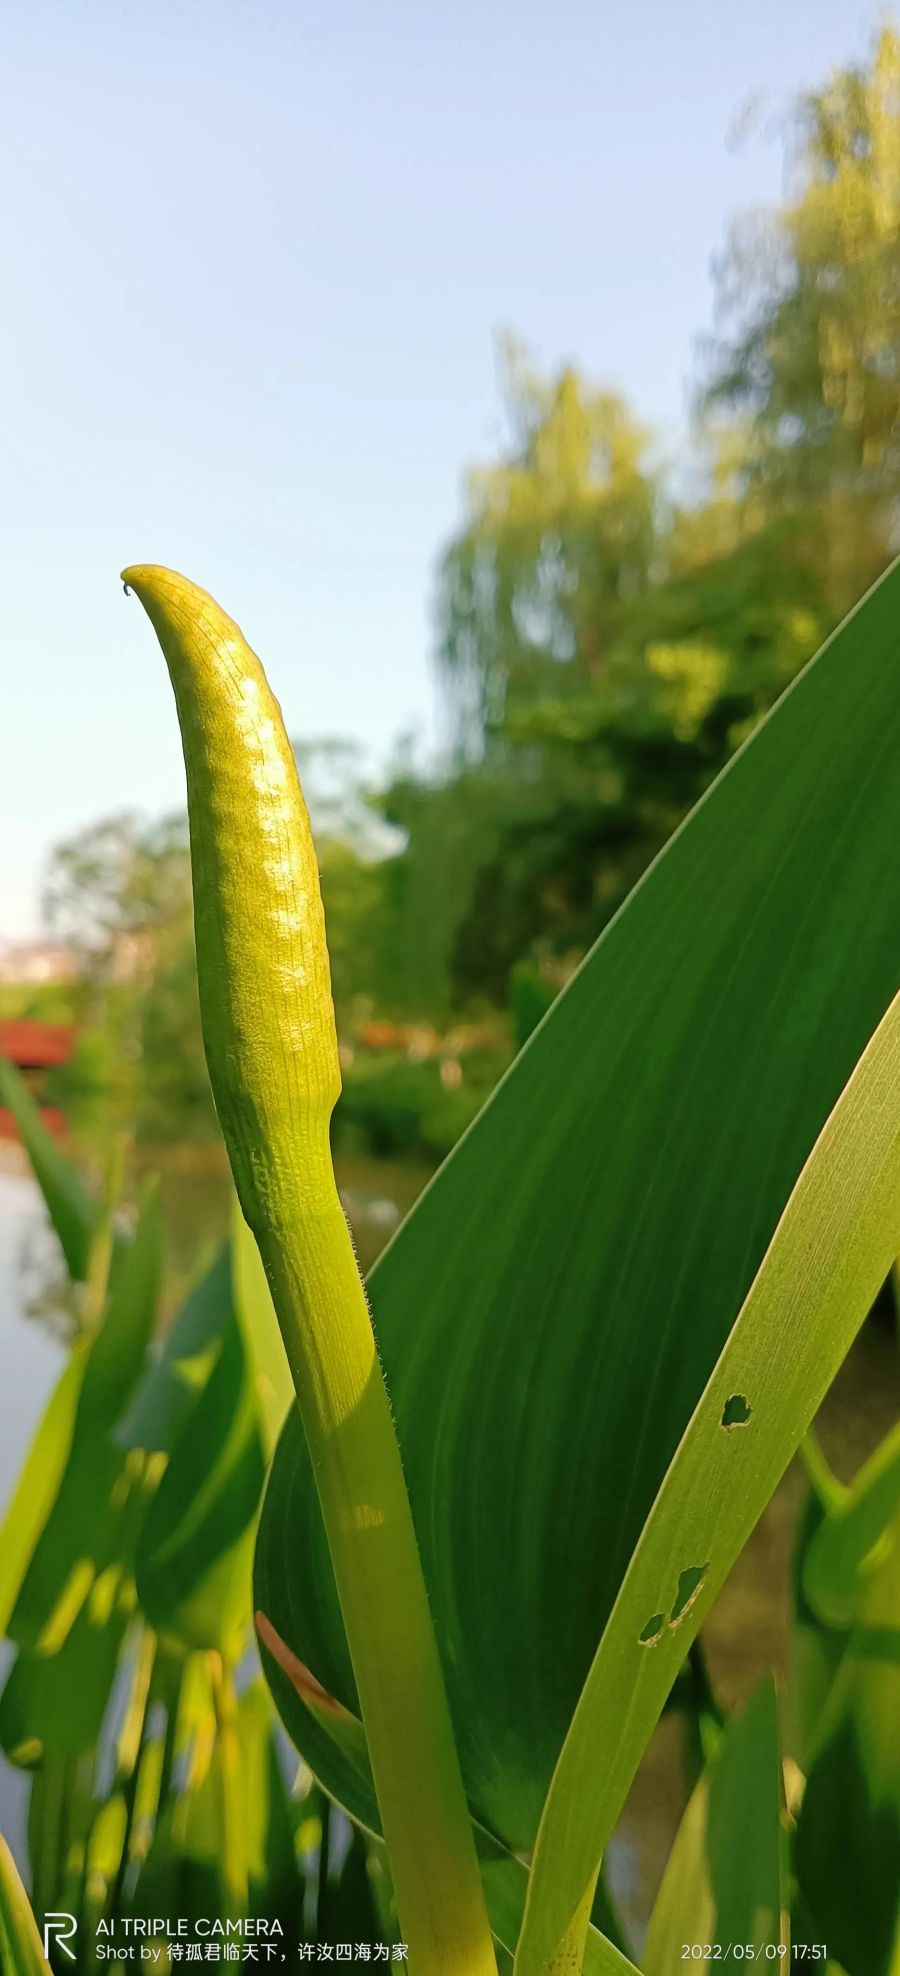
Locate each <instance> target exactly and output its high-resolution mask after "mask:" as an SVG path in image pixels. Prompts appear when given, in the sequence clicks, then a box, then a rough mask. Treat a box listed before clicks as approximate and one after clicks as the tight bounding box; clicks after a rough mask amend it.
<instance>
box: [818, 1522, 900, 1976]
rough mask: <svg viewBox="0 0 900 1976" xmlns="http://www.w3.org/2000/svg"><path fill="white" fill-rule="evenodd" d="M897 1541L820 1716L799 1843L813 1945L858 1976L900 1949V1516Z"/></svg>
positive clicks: (886, 1965) (890, 1966)
mask: <svg viewBox="0 0 900 1976" xmlns="http://www.w3.org/2000/svg"><path fill="white" fill-rule="evenodd" d="M891 1534H892V1536H893V1539H894V1541H893V1543H892V1544H891V1546H890V1547H889V1548H888V1549H886V1551H885V1554H884V1558H883V1561H882V1562H881V1564H880V1566H879V1567H878V1568H877V1569H876V1570H874V1571H873V1572H871V1573H869V1574H868V1575H867V1578H866V1582H865V1586H864V1589H863V1591H862V1594H861V1597H860V1601H859V1606H858V1611H857V1623H856V1626H855V1628H854V1631H853V1633H852V1634H851V1636H850V1638H849V1640H848V1643H847V1645H846V1647H845V1649H844V1653H843V1656H842V1659H841V1662H840V1665H839V1667H838V1670H837V1673H836V1675H835V1677H834V1680H833V1682H832V1685H831V1689H830V1691H829V1694H828V1699H827V1702H826V1704H825V1707H824V1709H823V1711H822V1715H821V1717H820V1721H819V1726H818V1736H817V1739H816V1743H815V1746H814V1749H813V1753H812V1757H811V1760H810V1763H809V1769H808V1775H807V1780H806V1789H805V1791H804V1794H803V1801H802V1804H801V1806H800V1812H799V1816H798V1821H797V1831H796V1836H795V1842H794V1867H795V1872H796V1876H797V1880H798V1883H799V1889H800V1897H801V1901H802V1911H803V1917H804V1925H805V1929H807V1930H811V1931H812V1933H811V1934H810V1935H809V1937H808V1938H809V1939H815V1940H819V1941H825V1942H827V1944H828V1951H829V1955H830V1956H831V1957H833V1958H835V1959H836V1960H837V1961H838V1962H840V1963H841V1964H843V1966H844V1968H845V1969H847V1970H848V1971H850V1972H852V1976H894V1972H895V1971H896V1968H897V1949H898V1943H900V1516H898V1517H896V1518H895V1521H894V1527H893V1530H892V1533H891Z"/></svg>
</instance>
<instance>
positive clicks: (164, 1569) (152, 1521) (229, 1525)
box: [136, 1311, 265, 1651]
mask: <svg viewBox="0 0 900 1976" xmlns="http://www.w3.org/2000/svg"><path fill="white" fill-rule="evenodd" d="M264 1473H265V1469H264V1463H263V1452H262V1444H261V1442H260V1437H259V1428H258V1424H257V1407H256V1398H255V1395H254V1393H253V1391H252V1388H251V1384H250V1379H249V1375H248V1372H247V1363H246V1355H245V1351H244V1345H243V1340H242V1338H241V1334H240V1331H239V1329H238V1325H237V1321H236V1319H235V1317H234V1314H233V1311H232V1315H231V1320H230V1322H229V1324H228V1326H227V1328H226V1330H225V1334H224V1337H223V1340H222V1347H221V1351H220V1353H219V1356H218V1358H217V1360H216V1363H215V1365H214V1367H213V1370H212V1373H211V1375H210V1377H209V1380H208V1382H207V1384H206V1386H205V1387H204V1389H203V1391H202V1392H201V1394H200V1397H199V1399H198V1400H197V1402H196V1404H195V1406H194V1407H193V1409H192V1411H191V1413H190V1414H189V1415H188V1416H187V1419H186V1420H185V1421H184V1423H183V1425H182V1427H181V1430H180V1433H179V1435H178V1438H177V1440H176V1442H175V1445H174V1447H173V1449H172V1453H171V1455H170V1457H169V1465H168V1467H167V1469H166V1472H165V1474H164V1476H163V1478H162V1481H161V1483H160V1485H159V1488H158V1490H157V1492H156V1495H155V1497H154V1500H153V1502H152V1503H151V1505H150V1509H149V1511H148V1514H147V1517H146V1520H145V1522H144V1527H143V1530H142V1532H141V1537H140V1542H139V1546H138V1555H137V1564H136V1579H137V1588H138V1596H139V1598H140V1602H141V1606H142V1608H143V1611H144V1613H145V1614H146V1617H147V1619H148V1620H149V1622H150V1624H151V1626H153V1627H155V1628H156V1630H157V1632H160V1633H164V1634H168V1635H172V1636H174V1637H175V1638H177V1639H178V1640H180V1641H182V1642H183V1643H184V1644H186V1645H187V1646H189V1647H216V1648H228V1649H229V1650H232V1651H233V1650H234V1649H235V1648H236V1647H238V1646H239V1645H240V1642H241V1639H242V1636H243V1634H244V1632H245V1631H246V1628H247V1625H248V1623H249V1619H250V1584H251V1572H252V1537H253V1529H254V1525H255V1520H256V1514H257V1511H258V1508H259V1498H260V1492H261V1490H262V1484H263V1476H264Z"/></svg>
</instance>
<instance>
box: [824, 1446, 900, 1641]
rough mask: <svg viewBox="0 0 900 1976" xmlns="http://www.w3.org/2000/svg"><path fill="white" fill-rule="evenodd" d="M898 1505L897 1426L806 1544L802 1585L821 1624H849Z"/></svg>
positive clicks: (891, 1532) (891, 1536)
mask: <svg viewBox="0 0 900 1976" xmlns="http://www.w3.org/2000/svg"><path fill="white" fill-rule="evenodd" d="M898 1509H900V1425H898V1426H897V1427H895V1428H894V1431H893V1433H891V1434H888V1435H886V1437H885V1439H884V1440H883V1441H882V1443H881V1446H880V1447H879V1448H876V1450H875V1453H874V1454H873V1455H872V1456H871V1458H870V1460H869V1461H867V1462H866V1463H865V1466H864V1467H863V1468H862V1469H860V1472H859V1474H858V1475H857V1476H856V1479H855V1481H854V1483H853V1487H852V1489H850V1490H848V1491H847V1493H846V1495H845V1496H844V1497H842V1499H841V1501H840V1502H839V1504H838V1505H837V1507H836V1508H835V1509H834V1510H832V1512H831V1513H830V1515H828V1516H826V1517H824V1518H823V1520H822V1522H821V1523H820V1524H819V1527H818V1529H817V1531H816V1533H815V1535H814V1537H813V1538H812V1539H811V1542H810V1544H809V1548H808V1550H807V1553H806V1558H805V1562H804V1571H803V1589H804V1592H805V1594H806V1597H807V1599H808V1600H809V1603H810V1605H811V1606H812V1608H813V1610H814V1611H815V1612H816V1613H817V1614H818V1615H819V1617H820V1618H821V1619H823V1620H824V1621H825V1623H826V1625H829V1626H844V1627H847V1626H850V1625H852V1623H853V1620H854V1618H855V1616H856V1613H857V1610H858V1608H859V1604H860V1600H861V1599H862V1597H863V1596H864V1593H865V1587H866V1583H867V1580H868V1578H869V1577H870V1576H871V1574H872V1573H873V1572H874V1571H877V1569H878V1567H879V1564H880V1563H881V1562H882V1560H883V1558H884V1556H885V1555H886V1553H887V1551H888V1550H889V1549H890V1548H891V1545H892V1544H893V1543H895V1542H896V1541H897V1525H896V1519H897V1512H898Z"/></svg>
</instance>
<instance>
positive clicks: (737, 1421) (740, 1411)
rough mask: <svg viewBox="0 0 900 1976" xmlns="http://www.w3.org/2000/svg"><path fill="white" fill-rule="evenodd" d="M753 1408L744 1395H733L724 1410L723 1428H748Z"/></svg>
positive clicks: (726, 1402)
mask: <svg viewBox="0 0 900 1976" xmlns="http://www.w3.org/2000/svg"><path fill="white" fill-rule="evenodd" d="M752 1412H753V1408H752V1406H751V1405H750V1402H749V1400H748V1399H745V1397H744V1394H743V1393H732V1395H731V1398H730V1399H727V1400H726V1401H725V1405H724V1406H723V1408H722V1423H721V1424H722V1426H723V1427H746V1425H747V1422H748V1420H749V1418H750V1415H751V1413H752Z"/></svg>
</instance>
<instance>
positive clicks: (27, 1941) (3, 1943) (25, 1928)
mask: <svg viewBox="0 0 900 1976" xmlns="http://www.w3.org/2000/svg"><path fill="white" fill-rule="evenodd" d="M0 1949H2V1950H3V1954H2V1956H0V1962H2V1965H3V1968H4V1970H8V1971H9V1976H47V1964H46V1962H45V1961H44V1950H43V1944H42V1942H41V1938H40V1935H39V1934H38V1931H37V1923H36V1922H35V1918H34V1915H33V1914H32V1912H31V1908H30V1907H29V1905H28V1896H27V1894H26V1892H25V1889H24V1887H23V1885H22V1882H21V1880H20V1879H19V1875H18V1872H17V1871H16V1863H15V1860H14V1859H13V1856H12V1853H11V1852H10V1850H9V1847H8V1845H7V1843H6V1840H5V1839H4V1837H3V1835H2V1833H0Z"/></svg>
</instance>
